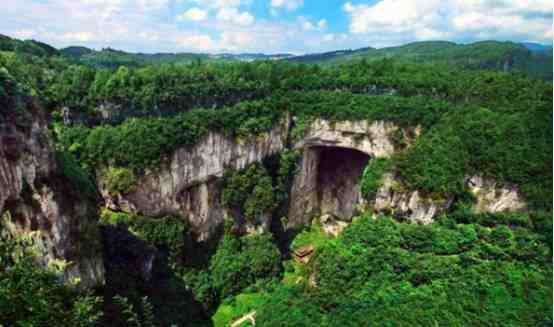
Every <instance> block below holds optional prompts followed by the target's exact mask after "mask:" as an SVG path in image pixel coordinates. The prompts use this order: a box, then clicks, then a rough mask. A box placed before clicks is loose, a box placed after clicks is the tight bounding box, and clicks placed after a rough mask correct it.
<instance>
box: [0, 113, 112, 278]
mask: <svg viewBox="0 0 554 327" xmlns="http://www.w3.org/2000/svg"><path fill="white" fill-rule="evenodd" d="M27 106H28V108H25V110H26V111H23V112H22V111H20V112H19V113H16V112H15V111H8V110H7V109H6V108H4V111H3V112H0V216H1V217H2V222H3V225H4V228H6V229H7V231H8V232H9V233H11V234H13V235H21V234H24V233H29V232H40V233H39V235H38V236H36V237H35V239H34V241H35V243H36V245H37V247H38V250H39V252H40V254H39V257H38V258H37V259H38V260H39V261H40V263H42V264H44V265H47V264H48V263H49V262H51V261H52V260H54V259H56V260H65V261H67V262H68V263H69V266H68V267H67V268H66V269H65V273H64V276H63V277H64V279H65V280H66V281H70V280H73V279H74V278H78V279H80V280H81V284H80V286H82V287H89V286H93V285H97V284H100V283H103V280H104V265H103V262H102V249H101V237H100V231H99V229H98V226H97V224H96V219H97V212H96V210H97V209H96V204H95V203H94V201H91V200H90V199H87V198H85V197H84V196H83V195H82V194H80V192H79V190H78V189H76V187H75V186H74V184H73V183H72V182H71V181H70V179H69V178H68V177H66V176H64V174H62V173H61V167H59V165H58V163H57V161H56V157H55V152H54V147H53V145H52V143H51V140H50V138H49V137H48V131H47V127H46V119H45V118H44V117H43V112H42V111H41V110H40V109H37V108H34V107H35V106H34V104H32V103H29V104H28V105H27Z"/></svg>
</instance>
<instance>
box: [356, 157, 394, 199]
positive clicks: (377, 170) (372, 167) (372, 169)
mask: <svg viewBox="0 0 554 327" xmlns="http://www.w3.org/2000/svg"><path fill="white" fill-rule="evenodd" d="M390 168H391V162H390V160H388V159H383V158H376V159H372V160H371V161H370V162H369V163H368V165H367V167H366V168H365V169H364V174H363V176H362V183H361V187H362V194H363V196H364V198H366V199H367V200H373V199H374V198H375V196H376V195H377V190H378V189H379V187H381V185H382V183H383V181H382V179H383V174H385V173H386V172H388V171H389V170H390Z"/></svg>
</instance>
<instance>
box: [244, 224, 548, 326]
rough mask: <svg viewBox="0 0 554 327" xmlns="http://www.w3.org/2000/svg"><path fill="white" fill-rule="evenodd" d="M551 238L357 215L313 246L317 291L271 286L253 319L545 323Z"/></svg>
mask: <svg viewBox="0 0 554 327" xmlns="http://www.w3.org/2000/svg"><path fill="white" fill-rule="evenodd" d="M497 220H498V221H499V223H500V222H502V219H501V218H500V217H499V218H498V219H497ZM302 237H303V236H302ZM549 242H550V240H546V239H544V238H542V236H541V235H540V234H536V233H535V232H533V231H532V230H530V229H527V228H525V227H513V226H512V225H511V223H510V222H509V221H504V222H503V223H501V224H499V225H497V226H495V227H485V226H481V225H478V224H475V223H466V224H456V223H454V224H452V221H451V220H450V218H449V217H446V216H445V217H442V218H441V220H440V223H435V224H432V225H427V226H423V225H413V224H406V223H398V222H396V221H394V220H392V219H390V218H386V217H379V218H377V219H373V218H371V217H370V216H369V215H368V216H363V217H359V218H357V219H355V220H354V222H353V223H352V225H351V226H349V227H348V228H347V229H346V230H345V231H344V232H343V234H341V235H340V236H339V237H338V238H337V239H334V240H329V241H327V242H326V243H324V245H323V246H320V247H318V249H317V254H316V256H315V260H314V261H312V263H311V264H310V265H309V266H308V271H307V275H313V276H314V279H315V283H316V285H317V287H306V286H303V285H298V284H291V283H285V284H282V285H279V286H277V287H275V288H274V289H272V290H271V291H270V292H269V293H267V294H265V296H264V300H263V301H260V302H259V303H257V306H256V307H255V308H253V309H254V310H256V311H257V319H256V323H257V324H261V325H266V324H268V325H271V324H279V325H284V326H312V325H314V324H316V325H318V326H337V325H340V326H360V325H373V324H375V325H391V326H392V325H395V326H396V325H401V326H404V325H406V326H407V325H455V326H462V325H468V324H469V325H496V324H498V323H499V322H502V324H507V325H543V324H544V325H548V324H550V323H551V320H552V287H551V283H552V261H551V252H550V249H549V245H548V243H549ZM368 317H371V320H368Z"/></svg>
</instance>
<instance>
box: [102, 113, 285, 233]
mask: <svg viewBox="0 0 554 327" xmlns="http://www.w3.org/2000/svg"><path fill="white" fill-rule="evenodd" d="M289 128H290V118H288V117H286V118H284V119H283V120H282V121H281V122H280V123H279V124H277V126H275V127H274V128H273V129H272V130H271V131H269V132H267V133H263V134H260V135H257V136H253V137H252V138H249V139H237V138H234V137H229V136H226V135H223V134H221V133H218V132H210V133H208V134H207V135H206V136H205V137H204V138H202V139H201V140H200V141H199V142H197V143H196V144H195V145H194V146H188V147H182V148H180V149H177V150H176V151H175V153H173V155H172V156H171V158H170V159H169V162H167V163H165V164H163V165H162V166H161V167H159V168H157V169H155V170H150V171H147V172H146V173H145V174H144V176H142V177H140V178H139V181H138V182H137V185H136V187H134V188H133V190H132V191H131V192H129V193H127V194H124V195H120V194H119V195H113V194H110V193H109V192H108V190H107V189H106V186H105V184H104V183H103V181H102V180H101V179H100V180H99V181H98V184H99V188H100V190H101V192H102V195H103V197H104V199H105V200H106V204H107V206H108V207H110V208H111V209H114V210H124V211H130V212H134V213H140V214H144V215H148V216H160V215H177V216H181V217H184V218H185V219H187V221H188V222H189V224H190V227H191V230H192V232H193V234H194V235H195V237H196V239H197V240H199V241H203V240H206V239H208V238H209V237H210V236H211V235H212V234H213V233H214V232H215V231H216V230H217V228H219V227H220V226H221V224H222V222H223V219H224V216H225V214H226V212H225V210H224V209H223V208H222V206H221V204H220V198H221V195H220V187H219V185H218V183H219V182H220V179H221V177H223V174H224V173H225V171H226V170H228V169H236V170H240V169H243V168H246V167H247V166H248V165H249V164H252V163H256V162H260V161H262V160H263V159H264V158H266V157H269V156H271V155H274V154H277V153H279V152H281V151H283V150H284V149H285V148H286V146H287V139H288V135H289Z"/></svg>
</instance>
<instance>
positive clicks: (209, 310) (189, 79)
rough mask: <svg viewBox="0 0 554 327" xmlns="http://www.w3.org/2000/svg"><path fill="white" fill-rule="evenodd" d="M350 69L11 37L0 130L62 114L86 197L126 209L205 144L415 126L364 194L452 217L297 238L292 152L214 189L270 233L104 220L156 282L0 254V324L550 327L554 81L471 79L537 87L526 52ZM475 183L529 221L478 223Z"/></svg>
mask: <svg viewBox="0 0 554 327" xmlns="http://www.w3.org/2000/svg"><path fill="white" fill-rule="evenodd" d="M533 55H538V54H533ZM543 55H544V54H543ZM348 56H349V58H350V57H351V58H350V59H351V60H350V59H348V60H347V61H348V64H346V65H329V66H315V65H303V64H292V63H287V62H283V61H279V62H270V61H259V62H254V63H223V62H220V61H199V60H196V59H199V57H195V56H192V57H190V56H187V55H182V58H180V57H178V56H172V55H158V56H157V57H156V56H155V55H152V56H148V55H130V54H127V53H123V52H119V51H115V50H112V49H105V50H103V51H98V52H96V51H91V50H89V49H84V48H69V49H65V50H64V51H61V52H60V51H58V50H56V49H53V48H51V47H49V46H48V45H45V44H42V43H40V42H35V41H19V40H13V39H7V38H4V37H0V119H1V120H0V131H2V129H3V128H7V127H6V126H8V124H7V121H8V119H12V120H13V118H11V116H14V117H15V119H16V123H17V124H18V126H19V124H21V125H25V124H28V123H29V116H30V115H33V114H36V113H35V112H34V111H33V110H36V109H37V108H35V107H38V104H40V106H41V107H42V109H43V110H44V111H46V112H47V113H49V114H50V118H51V124H50V126H51V130H52V135H53V137H54V140H55V144H56V150H57V152H56V159H57V164H58V166H59V169H60V172H61V173H62V174H63V175H64V176H66V177H68V180H69V181H71V182H72V183H73V184H75V187H76V188H78V189H79V190H81V191H82V192H83V194H86V195H88V196H89V197H90V198H91V199H92V198H94V199H97V197H98V190H97V189H96V185H95V184H94V182H93V181H95V180H101V181H102V183H104V184H105V185H104V186H105V187H106V189H107V190H108V192H110V193H111V194H113V195H116V194H120V195H124V194H126V193H128V192H132V191H133V188H134V187H135V184H136V183H137V181H138V180H139V179H140V178H141V177H142V175H143V174H144V173H145V171H147V170H150V169H157V168H160V167H163V166H164V165H166V164H167V158H168V157H169V156H170V155H171V154H172V153H173V152H174V151H175V150H176V149H177V148H179V147H182V146H191V145H194V144H195V143H197V142H198V141H199V140H200V139H201V138H202V137H203V136H205V135H206V134H207V133H209V132H213V131H216V132H219V133H223V134H225V135H226V136H228V137H232V138H237V139H246V138H249V137H252V136H255V135H259V134H261V133H264V132H267V131H269V130H271V129H272V128H275V127H276V126H278V125H277V124H279V123H280V122H282V121H283V119H285V118H286V117H289V116H291V117H293V118H294V120H293V121H294V123H293V126H292V127H293V128H292V131H291V132H290V135H289V136H290V137H289V140H288V142H289V143H292V142H294V141H295V140H297V139H298V138H300V137H302V136H303V134H304V133H305V132H306V130H307V128H309V126H310V124H311V122H313V121H314V120H315V119H316V118H324V119H327V120H329V121H331V122H337V121H343V120H370V121H374V120H383V121H388V122H393V123H395V124H396V125H398V126H399V127H403V128H405V129H406V131H407V132H408V133H412V134H413V133H415V130H416V129H418V130H419V128H420V129H421V135H420V136H419V137H418V138H417V139H416V140H415V143H414V144H413V145H412V146H410V147H405V144H402V142H403V139H404V137H405V135H403V134H402V133H403V132H401V131H399V132H398V133H399V134H398V135H392V137H393V139H395V140H398V144H395V145H396V146H399V148H400V151H399V152H398V154H396V155H395V156H394V157H393V158H390V159H387V160H384V159H374V160H371V161H370V162H369V165H368V167H367V168H366V169H365V171H364V174H363V176H362V181H361V191H362V193H363V195H364V197H366V198H367V199H370V200H371V199H372V198H374V197H375V193H376V191H377V189H378V187H379V186H380V184H381V183H382V177H383V174H385V173H387V172H390V173H394V174H395V175H396V176H398V177H399V178H400V182H401V183H402V185H401V187H405V188H409V189H417V190H419V191H421V192H422V193H425V194H426V195H430V196H431V198H445V197H449V198H452V199H455V201H456V203H455V205H454V206H453V209H452V210H451V211H450V212H448V213H447V214H446V215H445V216H442V217H440V218H439V219H438V221H437V222H436V223H434V224H432V225H429V226H420V225H414V224H409V223H407V222H399V221H397V220H394V219H392V218H390V217H379V218H378V219H372V218H371V217H370V214H369V213H367V214H363V215H362V216H361V217H358V218H356V219H355V222H354V223H353V224H352V225H351V226H349V227H348V228H347V229H346V230H345V231H344V232H343V233H342V234H341V235H340V236H339V237H337V238H335V239H331V238H329V237H327V236H326V235H324V233H323V231H322V228H321V226H318V225H317V224H316V225H314V226H309V227H307V228H306V229H305V230H303V231H295V232H299V233H298V234H297V235H296V236H295V237H294V235H285V236H284V235H281V234H279V233H281V232H282V229H283V226H282V224H283V223H286V218H285V217H284V216H285V215H286V210H283V209H284V208H285V207H286V201H287V197H288V194H289V192H290V187H291V181H292V176H293V175H294V173H295V171H296V170H297V169H298V167H297V164H298V160H299V154H298V153H297V152H296V151H292V150H286V151H284V152H283V153H280V154H278V155H275V156H274V157H270V158H266V159H265V160H264V161H263V162H261V163H256V164H253V165H250V166H248V167H245V169H243V170H239V171H235V170H229V171H227V172H226V174H225V175H224V177H223V178H222V179H221V181H220V182H221V189H222V194H221V198H220V202H221V205H222V206H223V207H225V208H226V209H227V210H228V211H229V212H230V214H231V216H232V217H229V218H234V219H235V222H236V220H241V219H243V220H246V221H247V222H250V223H255V224H256V223H259V222H260V220H261V219H262V218H268V217H271V218H273V224H272V226H271V227H272V232H273V233H274V234H275V235H271V234H268V233H265V234H261V235H253V236H241V235H239V232H240V231H239V230H237V229H236V228H234V227H236V226H233V221H232V219H229V221H227V222H226V225H225V227H224V230H223V232H222V236H221V238H219V239H216V240H212V242H213V244H202V245H199V244H195V243H194V242H193V241H192V237H191V232H190V231H189V228H188V226H187V225H186V223H185V222H184V221H186V219H185V218H186V217H145V216H141V215H134V214H127V213H122V212H111V211H108V210H103V211H102V215H101V217H100V223H101V224H102V226H103V227H102V228H103V230H104V231H110V232H113V233H116V234H117V235H122V236H121V239H118V240H115V241H117V242H119V243H114V244H122V247H123V245H125V246H129V247H132V249H131V250H130V251H131V254H132V253H143V252H144V253H154V254H155V262H154V267H155V269H153V272H152V276H151V278H150V279H149V280H145V279H144V277H141V276H139V275H138V274H137V273H136V272H135V271H129V268H128V266H127V265H126V261H125V260H126V259H128V258H127V254H120V253H116V255H115V256H114V257H116V258H117V259H120V260H113V262H109V263H107V267H109V269H108V272H107V278H106V280H107V283H106V285H105V286H104V287H101V288H99V289H97V290H93V292H91V293H79V292H78V291H76V290H75V289H72V288H69V287H65V286H62V285H60V284H59V282H58V279H57V275H56V273H57V272H55V271H52V270H51V269H41V268H38V267H37V266H36V265H35V264H34V261H33V260H32V257H33V255H32V253H31V252H32V251H31V249H32V247H30V246H29V244H26V243H24V244H20V243H17V242H18V241H16V240H9V239H2V241H1V242H0V324H3V323H7V324H8V325H11V324H12V323H13V322H14V321H17V324H16V326H33V325H41V324H44V323H46V324H50V325H56V326H57V325H62V326H64V325H68V326H90V325H95V324H104V325H105V324H111V325H115V326H126V325H130V326H154V325H162V326H166V325H171V324H179V325H212V324H214V325H216V326H226V325H227V324H228V323H229V322H232V321H234V320H235V319H237V318H240V317H241V316H243V315H244V314H247V313H249V312H252V311H256V324H257V325H262V326H277V325H278V326H343V325H344V326H360V325H362V326H365V325H390V326H395V325H454V326H462V325H484V326H495V325H499V324H506V325H533V326H535V325H551V324H552V319H551V317H552V286H551V285H552V259H551V258H552V243H551V239H552V89H551V88H552V84H550V83H547V82H544V81H541V80H538V79H534V78H531V77H529V76H527V75H524V74H522V73H504V72H495V71H481V70H479V71H467V70H461V69H458V68H457V67H458V66H459V65H461V66H464V67H469V68H495V69H502V68H503V67H499V66H498V63H499V61H498V60H499V59H498V58H501V60H505V59H509V60H512V61H513V62H514V67H515V68H516V69H520V70H525V69H524V68H521V67H519V68H518V66H517V65H518V63H520V62H522V61H521V60H524V61H523V62H525V60H528V59H529V58H530V57H529V56H530V55H529V53H528V52H527V51H526V50H524V49H521V47H520V46H518V45H515V44H511V43H482V44H474V45H471V46H459V45H455V44H451V43H421V44H411V45H407V46H404V47H399V48H392V49H383V50H376V49H365V50H364V51H360V52H354V53H350V54H348ZM330 57H333V56H330ZM391 57H394V58H396V59H395V60H392V59H390V58H391ZM358 58H359V59H362V58H365V59H366V60H356V59H358ZM468 58H470V60H468ZM406 61H417V62H425V63H429V62H434V63H437V62H439V63H441V64H443V65H444V66H441V65H429V64H425V63H423V64H422V63H419V64H412V63H406ZM153 63H155V64H153ZM535 68H536V69H537V71H540V72H542V73H544V72H545V69H544V67H540V68H537V67H535ZM535 68H534V69H535ZM547 73H548V74H550V75H551V68H549V69H548V72H547ZM546 75H547V74H546V73H545V76H546ZM31 109H33V110H31ZM14 114H15V115H14ZM414 135H415V134H414ZM414 135H408V136H409V137H411V138H413V137H414ZM471 175H483V176H486V177H492V178H494V179H495V180H497V181H499V182H503V183H513V184H516V185H518V186H519V188H520V190H521V192H522V194H523V196H524V197H525V200H526V201H527V203H528V211H527V212H525V213H515V214H479V215H476V214H474V213H472V211H471V201H472V199H471V197H470V196H469V195H468V192H467V190H466V189H465V180H466V178H467V177H468V176H471ZM281 218H283V219H282V220H281ZM289 236H290V237H291V239H289V238H288V237H289ZM19 242H20V241H19ZM290 242H292V243H290ZM289 243H290V247H289ZM104 245H105V246H108V247H109V246H110V244H104ZM303 245H312V246H314V248H315V254H314V257H313V258H312V259H311V260H310V262H309V263H308V264H300V263H298V262H295V261H294V260H292V259H290V257H289V254H290V251H291V250H294V249H297V248H299V247H301V246H303ZM108 250H113V249H105V252H106V253H110V252H109V251H108ZM115 250H117V249H115ZM133 251H134V252H133ZM199 252H200V253H199ZM106 257H109V256H108V255H106ZM198 257H200V258H198ZM121 258H123V259H121ZM37 298H40V299H41V301H37Z"/></svg>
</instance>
